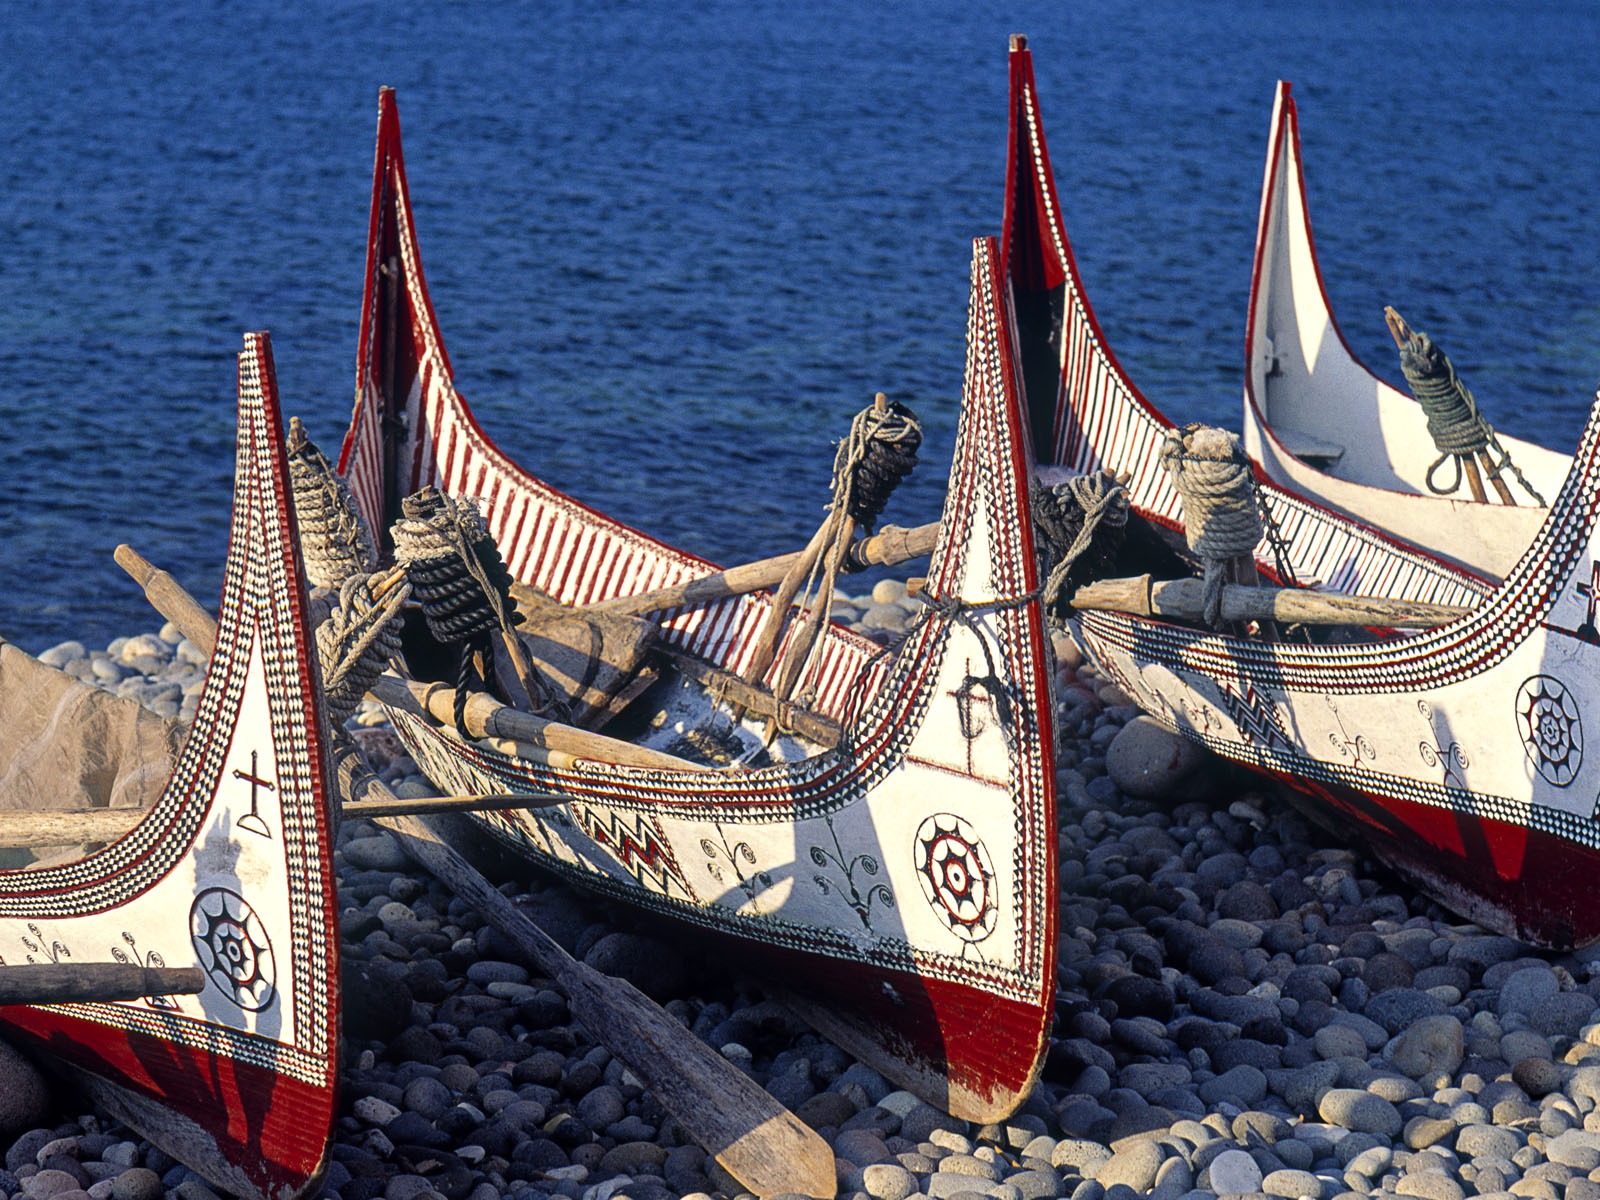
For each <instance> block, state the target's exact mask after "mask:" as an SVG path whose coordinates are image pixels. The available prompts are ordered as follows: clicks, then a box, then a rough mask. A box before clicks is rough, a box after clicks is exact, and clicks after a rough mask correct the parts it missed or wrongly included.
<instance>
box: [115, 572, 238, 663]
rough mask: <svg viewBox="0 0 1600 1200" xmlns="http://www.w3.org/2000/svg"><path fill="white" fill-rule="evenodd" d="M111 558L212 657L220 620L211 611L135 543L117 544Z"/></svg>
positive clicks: (166, 614) (158, 607)
mask: <svg viewBox="0 0 1600 1200" xmlns="http://www.w3.org/2000/svg"><path fill="white" fill-rule="evenodd" d="M112 557H113V558H115V559H116V560H117V565H118V566H120V567H121V568H122V569H123V570H124V571H126V572H127V573H128V574H129V575H131V576H133V581H134V582H135V583H137V584H138V585H139V586H140V587H142V588H143V589H144V594H145V595H146V596H147V597H148V598H149V600H150V603H151V605H152V606H153V607H154V608H155V610H156V611H157V612H158V613H160V614H161V615H162V616H164V617H166V618H167V620H169V621H171V622H172V623H173V624H174V625H176V626H177V627H178V629H179V631H180V632H182V634H183V636H184V637H186V638H188V639H189V640H190V641H191V642H193V643H194V644H195V645H196V646H197V647H198V648H199V649H201V650H203V651H204V652H205V654H206V656H207V657H208V658H209V657H210V655H211V652H212V650H214V649H216V644H217V623H216V621H215V619H213V617H212V616H211V614H210V613H208V612H207V611H206V610H205V609H203V608H201V607H200V605H199V603H197V602H196V600H195V598H194V597H193V596H191V595H189V593H188V592H186V591H184V589H183V585H182V584H180V583H179V582H178V581H177V580H176V579H174V578H173V577H172V576H171V575H169V574H167V573H166V572H165V571H162V570H158V569H157V568H156V567H154V566H152V565H151V564H150V561H149V560H148V559H147V558H145V557H144V556H143V555H141V554H140V553H139V552H138V551H137V550H135V549H134V548H133V547H132V546H129V545H126V544H124V545H121V546H118V547H117V548H116V550H115V552H114V553H113V555H112Z"/></svg>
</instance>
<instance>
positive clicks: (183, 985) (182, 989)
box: [0, 962, 206, 1004]
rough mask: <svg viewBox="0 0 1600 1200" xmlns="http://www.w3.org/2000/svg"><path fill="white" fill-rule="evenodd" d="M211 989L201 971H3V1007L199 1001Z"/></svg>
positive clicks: (116, 967) (47, 967) (60, 967)
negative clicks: (195, 998) (147, 999)
mask: <svg viewBox="0 0 1600 1200" xmlns="http://www.w3.org/2000/svg"><path fill="white" fill-rule="evenodd" d="M205 986H206V974H205V972H204V971H202V970H201V969H200V968H199V967H142V966H140V965H139V964H138V963H119V962H98V963H37V964H35V963H28V964H26V965H20V966H12V965H10V964H6V965H5V966H0V1004H88V1003H104V1002H108V1001H111V1000H142V999H144V998H145V997H146V996H194V995H198V994H199V993H200V992H201V991H202V990H204V988H205Z"/></svg>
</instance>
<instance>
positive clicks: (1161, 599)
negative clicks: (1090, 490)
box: [1072, 575, 1472, 629]
mask: <svg viewBox="0 0 1600 1200" xmlns="http://www.w3.org/2000/svg"><path fill="white" fill-rule="evenodd" d="M1072 607H1073V608H1077V609H1101V610H1105V611H1109V612H1125V613H1134V614H1135V615H1137V616H1141V617H1173V618H1176V619H1178V620H1181V621H1202V620H1203V619H1204V617H1203V612H1204V607H1205V584H1204V583H1203V582H1202V581H1201V580H1198V579H1174V580H1169V581H1167V582H1161V581H1153V580H1151V578H1150V576H1148V575H1137V576H1134V577H1132V578H1129V579H1102V580H1100V581H1099V582H1097V583H1091V584H1088V585H1086V586H1084V587H1081V588H1079V589H1078V590H1077V592H1076V593H1074V594H1073V597H1072ZM1471 611H1472V610H1471V609H1470V608H1461V607H1458V606H1457V605H1454V604H1427V603H1424V602H1422V601H1419V600H1383V599H1377V598H1374V597H1369V596H1345V595H1341V594H1339V593H1337V592H1314V591H1311V590H1310V589H1308V588H1269V587H1245V586H1243V585H1241V584H1236V583H1230V584H1227V585H1226V586H1225V587H1224V588H1223V589H1222V617H1223V620H1226V621H1279V622H1282V623H1283V624H1285V625H1366V626H1374V627H1378V628H1383V629H1432V628H1433V627H1434V626H1436V625H1444V624H1447V623H1448V622H1450V621H1454V620H1456V619H1457V618H1459V617H1464V616H1466V615H1467V614H1468V613H1469V612H1471Z"/></svg>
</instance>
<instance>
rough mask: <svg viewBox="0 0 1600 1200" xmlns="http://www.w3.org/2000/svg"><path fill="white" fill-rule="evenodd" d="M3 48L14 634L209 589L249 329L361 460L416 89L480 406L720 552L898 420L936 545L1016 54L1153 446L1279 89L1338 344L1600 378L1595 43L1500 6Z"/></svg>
mask: <svg viewBox="0 0 1600 1200" xmlns="http://www.w3.org/2000/svg"><path fill="white" fill-rule="evenodd" d="M4 28H5V40H6V44H7V49H6V52H5V54H4V55H0V106H3V111H4V113H5V116H4V120H3V121H0V239H3V240H0V246H3V251H0V294H3V297H4V301H3V310H0V579H3V586H0V633H3V635H4V636H6V637H8V638H11V639H13V640H14V641H16V642H17V643H18V644H20V645H22V646H23V647H24V648H26V649H30V650H34V651H37V650H40V649H43V648H44V647H46V646H49V645H52V644H54V643H55V642H58V641H61V640H64V639H67V638H78V639H81V640H83V641H84V642H86V643H87V644H89V645H90V646H95V645H104V644H105V642H106V641H108V640H109V639H111V638H112V637H115V636H117V635H118V634H122V633H130V632H136V631H139V630H143V629H149V628H154V627H155V626H156V625H157V624H158V623H159V619H158V618H156V617H154V615H153V614H152V613H151V612H150V611H149V610H148V609H147V608H146V606H145V603H144V601H143V599H142V597H141V596H140V595H139V594H138V592H137V590H136V589H135V588H134V586H133V585H132V584H131V583H130V582H129V581H127V580H126V579H125V578H124V577H123V576H122V574H121V572H120V571H119V570H118V569H117V568H116V566H115V565H114V564H113V562H112V558H111V553H112V550H113V548H114V547H115V546H116V545H117V544H118V543H119V542H129V543H132V544H133V545H134V546H136V547H137V548H138V549H140V550H141V551H142V552H143V553H145V554H146V555H147V556H149V557H150V558H151V559H153V560H154V561H156V562H157V564H158V565H162V566H165V567H167V568H168V569H170V570H172V571H173V572H174V574H176V575H177V576H178V577H179V578H180V579H181V580H183V581H184V582H185V583H186V584H187V585H188V586H189V587H190V588H191V590H192V591H193V592H194V593H195V594H196V595H197V596H199V597H200V598H201V599H202V600H203V601H205V602H207V603H214V602H215V597H216V596H217V594H218V592H219V589H220V582H221V560H222V556H223V553H224V548H225V540H226V532H227V523H228V512H229V498H230V494H231V487H232V479H231V470H232V438H233V385H234V354H235V352H236V350H237V349H238V346H239V335H240V334H241V333H242V332H244V331H246V330H253V329H268V330H270V331H271V332H272V335H273V344H274V350H275V354H276V359H277V364H278V370H279V380H280V384H281V388H282V393H283V396H284V400H285V405H286V408H287V410H288V411H289V412H290V413H293V414H297V415H299V416H301V417H302V418H303V419H304V420H305V422H306V424H307V426H308V428H309V429H310V431H311V433H312V436H313V437H314V438H315V439H317V440H318V441H319V442H320V443H321V444H322V445H323V447H324V448H325V449H326V450H328V451H329V453H330V454H333V453H336V451H337V447H338V443H339V440H340V438H341V436H342V434H343V430H344V424H345V421H346V419H347V417H348V415H349V410H350V403H351V398H352V388H353V380H354V353H355V338H356V322H357V316H358V309H359V306H360V296H361V271H362V261H363V250H364V239H365V233H366V222H367V203H368V196H369V189H370V180H371V170H372V144H373V131H374V127H375V118H376V111H377V105H376V98H377V89H378V87H379V86H380V85H384V84H391V85H394V86H395V87H396V88H398V90H399V100H400V111H401V118H402V122H403V125H404V128H405V133H406V155H407V164H408V167H409V170H410V178H411V186H412V193H413V200H414V203H415V214H416V220H417V225H418V229H419V232H420V237H421V242H422V250H423V255H424V261H425V263H426V266H427V274H428V280H429V283H430V285H431V288H432V292H433V297H434V302H435V305H436V307H437V310H438V312H439V317H440V320H441V323H442V325H443V329H444V335H445V338H446V342H447V344H448V346H449V347H450V352H451V358H452V360H453V363H454V365H455V368H456V373H457V383H458V385H459V386H460V387H461V389H462V391H463V392H464V393H465V394H466V395H467V396H468V397H469V399H470V400H471V402H472V403H473V405H474V407H475V409H476V411H477V413H478V415H479V417H480V419H481V421H482V423H483V425H484V427H485V428H486V429H487V430H488V431H489V432H490V433H491V435H492V436H494V437H495V438H496V439H497V440H498V441H499V442H500V443H501V445H502V446H504V447H505V448H506V449H507V450H508V452H510V453H511V455H512V456H513V457H514V458H516V459H517V460H519V461H520V462H521V463H523V464H524V465H525V466H527V467H528V468H529V469H531V470H533V471H534V472H535V473H537V474H539V475H541V476H543V477H545V478H547V479H549V480H551V481H552V482H554V483H555V484H557V485H558V486H560V487H562V488H564V489H566V490H568V491H570V492H571V493H572V494H574V495H576V496H578V497H579V498H581V499H583V500H584V501H586V502H588V503H590V504H592V505H594V506H596V507H598V508H600V509H602V510H605V511H609V512H611V513H614V514H616V515H618V516H619V517H621V518H623V519H625V520H627V521H629V522H630V523H633V524H635V525H638V526H640V527H641V528H644V529H646V530H648V531H650V532H652V533H655V534H657V535H660V536H663V537H665V538H667V539H668V540H670V541H673V542H676V543H678V544H680V545H682V546H684V547H685V548H687V549H690V550H693V551H696V552H698V553H701V554H704V555H706V556H708V557H710V558H713V559H717V560H720V561H724V562H733V561H739V560H743V559H746V558H752V557H758V556H761V555H764V554H767V553H775V552H779V551H783V550H788V549H792V548H797V547H799V546H800V545H802V544H803V543H804V541H805V539H806V537H807V536H808V535H809V534H810V532H811V531H812V530H813V529H814V528H815V526H816V523H817V520H818V517H819V514H820V509H821V505H822V504H823V502H824V500H825V498H826V490H827V479H828V467H829V463H830V461H831V457H832V453H831V448H830V444H831V442H832V441H833V440H834V439H835V438H837V437H839V436H840V435H842V434H843V432H844V431H845V429H846V428H847V426H848V423H849V419H850V416H851V414H852V413H854V411H855V410H856V409H857V408H859V407H860V406H861V405H862V404H863V403H865V402H867V401H868V400H869V399H870V397H871V395H872V394H873V392H875V391H877V390H883V391H886V392H888V393H889V394H890V395H891V396H893V397H895V398H897V399H901V400H903V401H905V402H907V403H908V404H910V405H911V406H912V407H913V408H914V409H915V410H916V411H917V412H918V413H919V414H920V415H921V417H922V419H923V423H924V425H925V427H926V429H927V433H928V444H927V450H926V451H925V454H924V463H923V465H922V466H921V467H920V468H919V470H918V472H917V476H916V477H914V478H913V480H912V481H911V482H909V483H908V484H907V485H906V486H905V487H904V488H903V489H902V490H901V492H900V493H899V494H898V495H897V496H896V498H895V500H894V501H893V502H892V505H891V508H890V511H889V513H888V514H887V518H888V519H890V520H895V521H899V522H901V523H906V524H914V523H917V522H920V521H925V520H931V519H933V518H935V517H936V516H937V514H938V510H939V505H940V501H941V498H942V490H943V485H944V480H943V474H944V471H945V469H946V465H947V463H948V456H949V451H950V445H951V442H952V439H953V434H954V423H955V416H956V406H957V401H958V397H959V394H960V386H961V370H962V361H963V345H962V340H963V336H964V331H965V306H966V293H967V264H968V259H969V255H970V244H971V239H972V238H973V237H975V236H980V235H983V234H988V233H997V232H998V227H999V222H1000V216H1001V211H1000V210H1001V188H1002V182H1003V171H1004V163H1005V142H1006V70H1007V68H1006V37H1007V34H1009V33H1011V32H1026V33H1028V34H1029V35H1030V43H1031V45H1032V48H1033V51H1034V56H1035V63H1036V68H1037V71H1038V75H1039V88H1040V95H1041V102H1042V106H1043V115H1044V118H1045V122H1046V128H1047V130H1048V134H1049V139H1050V147H1051V152H1052V156H1053V158H1054V161H1055V166H1056V172H1057V177H1058V181H1059V183H1060V185H1061V188H1062V192H1063V207H1064V210H1065V216H1066V221H1067V227H1068V231H1069V233H1070V235H1071V236H1072V238H1073V240H1074V244H1075V248H1076V251H1077V255H1078V260H1079V266H1080V268H1081V270H1082V272H1083V276H1084V281H1085V285H1086V288H1087V290H1088V294H1089V297H1090V299H1091V301H1092V302H1093V304H1094V305H1095V308H1096V310H1097V313H1098V315H1099V317H1100V320H1101V323H1102V325H1103V326H1104V328H1105V331H1106V335H1107V338H1108V340H1109V341H1110V343H1111V345H1112V346H1113V348H1114V349H1115V350H1116V351H1117V353H1118V355H1119V357H1120V358H1121V360H1122V362H1123V364H1124V365H1125V366H1126V367H1127V368H1128V370H1129V372H1130V373H1131V374H1132V376H1133V377H1134V379H1135V381H1136V382H1138V383H1139V385H1140V386H1141V388H1142V389H1143V390H1144V391H1145V392H1146V394H1147V395H1148V396H1149V397H1150V398H1151V400H1152V401H1154V402H1155V403H1156V404H1157V405H1158V406H1160V407H1161V408H1163V409H1164V410H1165V411H1166V412H1167V413H1168V414H1169V415H1171V416H1173V417H1175V418H1178V419H1183V420H1189V419H1205V420H1209V421H1213V422H1218V423H1225V424H1229V425H1233V426H1237V422H1238V412H1239V405H1240V387H1241V367H1242V359H1243V330H1244V320H1245V303H1246V296H1247V290H1248V285H1249V278H1250V259H1251V251H1252V246H1253V241H1254V231H1255V221H1256V213H1257V205H1258V195H1259V189H1260V182H1261V172H1262V165H1263V156H1264V153H1265V143H1266V136H1267V132H1268V122H1269V116H1270V112H1271V101H1272V94H1273V86H1274V82H1275V81H1276V80H1277V79H1279V78H1287V79H1290V80H1292V81H1293V82H1294V84H1295V95H1296V97H1297V98H1298V100H1299V104H1300V114H1301V123H1302V131H1303V134H1304V142H1305V156H1306V171H1307V183H1308V189H1309V195H1310V204H1311V215H1312V219H1313V222H1314V225H1315V229H1316V235H1317V242H1318V246H1319V250H1320V253H1321V260H1322V264H1323V267H1324V270H1325V272H1326V275H1327V285H1328V290H1329V292H1330V295H1331V297H1332V300H1333V305H1334V309H1335V312H1336V313H1337V314H1338V316H1339V318H1340V321H1341V324H1342V326H1343V328H1344V331H1345V333H1346V336H1347V337H1348V338H1349V340H1350V341H1351V343H1352V345H1353V346H1354V347H1355V349H1356V351H1357V353H1358V354H1359V355H1360V356H1361V357H1362V358H1364V359H1365V360H1366V361H1367V362H1368V363H1369V364H1371V365H1372V366H1374V367H1375V368H1376V369H1378V370H1379V371H1380V373H1382V374H1384V375H1386V376H1387V377H1389V378H1391V379H1395V380H1398V378H1399V372H1398V369H1397V367H1396V365H1395V363H1394V353H1393V348H1392V344H1391V343H1390V342H1389V339H1388V334H1387V332H1386V330H1385V328H1384V324H1383V305H1385V304H1394V305H1395V306H1397V307H1398V308H1399V309H1400V310H1401V311H1402V312H1403V313H1404V314H1405V315H1406V316H1407V317H1408V319H1410V320H1411V321H1412V323H1413V324H1414V325H1417V326H1418V327H1420V328H1423V329H1426V330H1428V331H1429V332H1430V333H1432V334H1433V335H1434V336H1435V338H1436V339H1437V340H1439V341H1440V342H1441V344H1442V345H1443V346H1444V347H1445V348H1446V349H1447V350H1448V351H1449V352H1450V354H1451V355H1452V357H1453V358H1454V359H1455V361H1456V364H1457V366H1458V369H1459V370H1460V371H1461V374H1462V376H1463V377H1464V378H1465V379H1466V380H1467V382H1468V383H1469V384H1470V385H1471V386H1472V388H1473V389H1474V391H1475V392H1476V394H1477V396H1478V398H1479V400H1480V402H1481V403H1482V405H1483V406H1484V408H1485V410H1486V411H1487V412H1488V413H1489V415H1490V417H1491V419H1493V420H1494V421H1495V422H1496V424H1497V425H1498V426H1500V427H1501V428H1503V429H1505V430H1507V431H1509V432H1512V433H1515V434H1518V435H1520V436H1524V437H1531V438H1533V439H1535V440H1538V441H1542V442H1545V443H1546V444H1549V445H1552V446H1558V447H1563V448H1566V447H1570V446H1571V445H1572V443H1573V442H1574V440H1575V438H1576V437H1577V435H1578V433H1579V431H1580V429H1581V427H1582V424H1583V422H1584V419H1585V417H1586V415H1587V413H1588V411H1589V407H1590V404H1591V401H1592V398H1593V395H1594V390H1595V385H1596V382H1597V380H1600V257H1597V250H1600V67H1597V65H1596V64H1597V63H1600V7H1597V6H1595V5H1592V4H1571V3H1563V4H1557V3H1539V2H1537V0H1535V2H1532V3H1523V4H1519V5H1517V6H1515V8H1514V9H1513V8H1512V7H1510V6H1507V5H1505V4H1503V3H1495V2H1490V0H1462V2H1456V3H1449V4H1445V3H1413V4H1401V3H1395V2H1379V0H1345V2H1342V3H1306V2H1296V3H1287V2H1280V0H1267V2H1265V3H1254V4H1222V3H1180V2H1178V0H1138V2H1137V3H1125V2H1120V0H1113V2H1105V3H1092V2H1091V3H1080V4H1063V3H1059V2H1051V3H1041V4H989V5H976V4H954V3H938V4H925V5H865V4H831V5H830V4H821V3H814V2H811V0H785V2H783V3H774V2H772V0H737V2H735V0H699V2H698V3H696V4H694V5H664V4H661V3H659V2H652V3H639V2H628V0H625V2H620V3H612V4H602V5H596V4H576V3H563V2H559V0H552V2H549V3H543V4H537V5H535V4H506V3H488V2H477V3H470V4H469V3H457V4H444V3H433V4H426V5H424V4H411V3H394V2H388V3H381V4H380V3H358V2H351V3H340V4H332V5H321V6H314V7H312V6H307V7H306V8H305V9H301V8H294V9H292V10H291V9H278V8H274V7H273V6H238V5H223V4H198V3H187V4H186V3H173V4H169V5H159V6H157V5H151V6H127V5H120V4H118V5H112V4H96V3H71V4H63V5H28V6H21V5H14V6H9V7H8V8H7V10H6V14H5V19H4Z"/></svg>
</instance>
